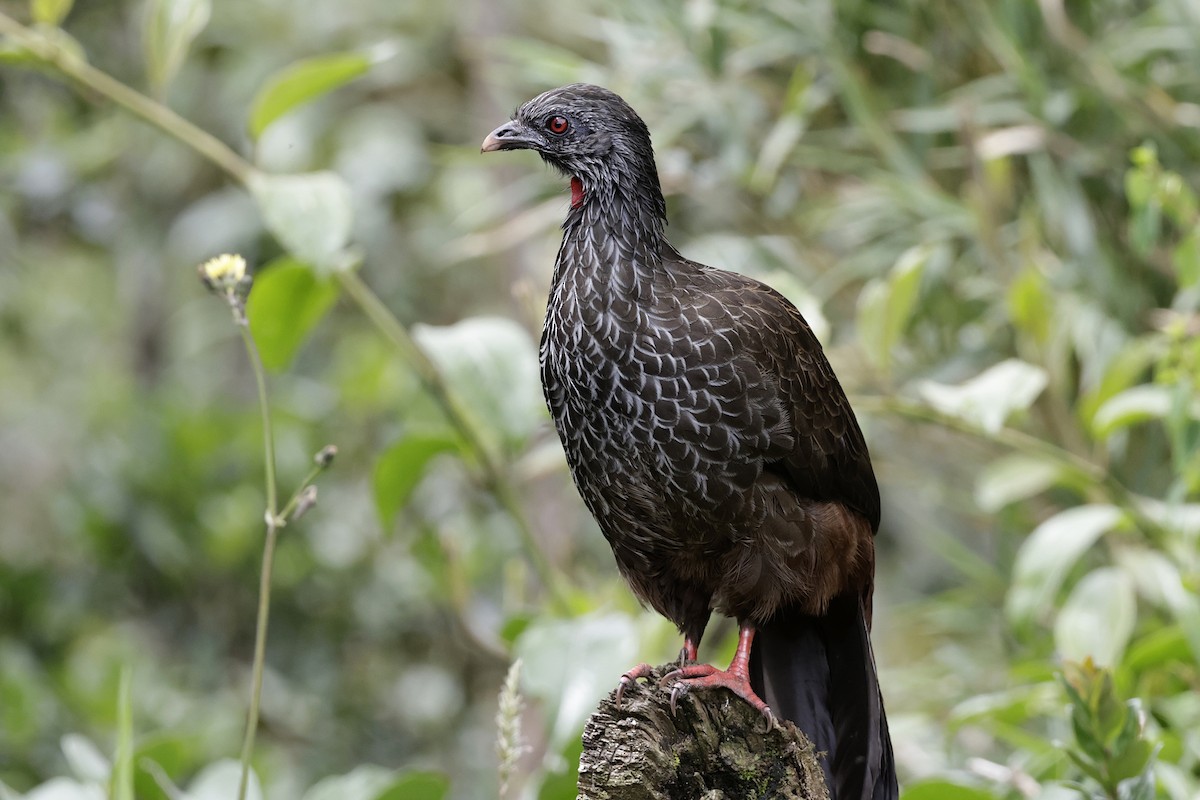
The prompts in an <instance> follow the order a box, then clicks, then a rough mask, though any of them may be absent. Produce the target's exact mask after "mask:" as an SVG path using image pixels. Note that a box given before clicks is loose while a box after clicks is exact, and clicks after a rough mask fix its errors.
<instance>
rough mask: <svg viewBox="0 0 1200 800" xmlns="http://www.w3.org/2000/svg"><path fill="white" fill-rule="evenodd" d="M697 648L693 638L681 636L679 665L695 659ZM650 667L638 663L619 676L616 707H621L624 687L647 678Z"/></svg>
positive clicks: (681, 665)
mask: <svg viewBox="0 0 1200 800" xmlns="http://www.w3.org/2000/svg"><path fill="white" fill-rule="evenodd" d="M698 649H699V648H698V647H697V646H696V640H695V639H693V638H692V637H691V636H685V637H683V649H681V650H680V651H679V666H680V667H683V666H684V665H685V664H687V663H688V662H689V661H695V660H696V651H697V650H698ZM652 669H653V667H651V666H650V665H649V664H638V665H637V666H636V667H634V668H633V669H631V670H629V671H628V672H626V673H625V674H624V675H622V676H621V682H620V683H619V684H618V685H617V696H616V698H615V705H616V707H617V708H618V709H619V708H620V707H621V698H622V697H623V696H624V695H625V688H626V687H628V686H631V685H636V684H637V682H638V680H640V679H642V678H649V677H650V672H651V670H652Z"/></svg>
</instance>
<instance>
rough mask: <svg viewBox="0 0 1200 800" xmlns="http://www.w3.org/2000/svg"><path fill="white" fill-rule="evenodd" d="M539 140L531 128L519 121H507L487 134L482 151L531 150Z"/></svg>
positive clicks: (480, 150)
mask: <svg viewBox="0 0 1200 800" xmlns="http://www.w3.org/2000/svg"><path fill="white" fill-rule="evenodd" d="M537 144H538V140H537V139H536V138H534V137H533V136H531V135H530V133H529V130H528V129H527V128H526V127H525V126H524V125H522V124H521V123H519V122H506V123H504V124H503V125H501V126H500V127H499V128H496V130H494V131H492V132H491V133H489V134H488V135H487V138H485V139H484V140H483V146H482V147H480V148H479V152H481V153H491V152H493V151H495V150H531V149H533V148H534V147H536V146H537Z"/></svg>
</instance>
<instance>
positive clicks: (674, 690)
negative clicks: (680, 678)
mask: <svg viewBox="0 0 1200 800" xmlns="http://www.w3.org/2000/svg"><path fill="white" fill-rule="evenodd" d="M685 694H687V686H686V685H684V684H683V683H676V684H675V685H674V686H672V687H671V716H672V717H673V716H675V710H676V704H677V703H678V701H679V697H680V695H685Z"/></svg>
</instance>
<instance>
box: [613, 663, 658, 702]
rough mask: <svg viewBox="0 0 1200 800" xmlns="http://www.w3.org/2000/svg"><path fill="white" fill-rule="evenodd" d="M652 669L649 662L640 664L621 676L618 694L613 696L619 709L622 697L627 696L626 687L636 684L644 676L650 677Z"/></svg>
mask: <svg viewBox="0 0 1200 800" xmlns="http://www.w3.org/2000/svg"><path fill="white" fill-rule="evenodd" d="M650 669H651V667H650V665H649V664H638V665H637V666H636V667H634V668H633V669H631V670H629V672H626V673H625V674H624V675H622V676H621V682H620V683H619V684H617V695H616V697H615V698H613V705H615V706H616V707H617V710H618V711H620V710H621V699H622V698H623V697H624V696H625V689H626V688H627V687H629V686H636V685H637V682H638V681H639V680H641V679H642V678H649V677H650Z"/></svg>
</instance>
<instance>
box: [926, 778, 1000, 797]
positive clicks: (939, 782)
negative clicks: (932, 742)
mask: <svg viewBox="0 0 1200 800" xmlns="http://www.w3.org/2000/svg"><path fill="white" fill-rule="evenodd" d="M1002 796H1003V795H998V794H994V793H992V792H989V791H987V790H986V789H980V788H978V787H976V786H968V785H966V784H962V783H956V782H954V781H949V780H945V779H943V778H932V779H929V780H923V781H918V782H916V783H910V784H908V786H907V787H906V788H905V790H904V794H903V800H999V799H1000V798H1001V797H1002Z"/></svg>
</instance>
